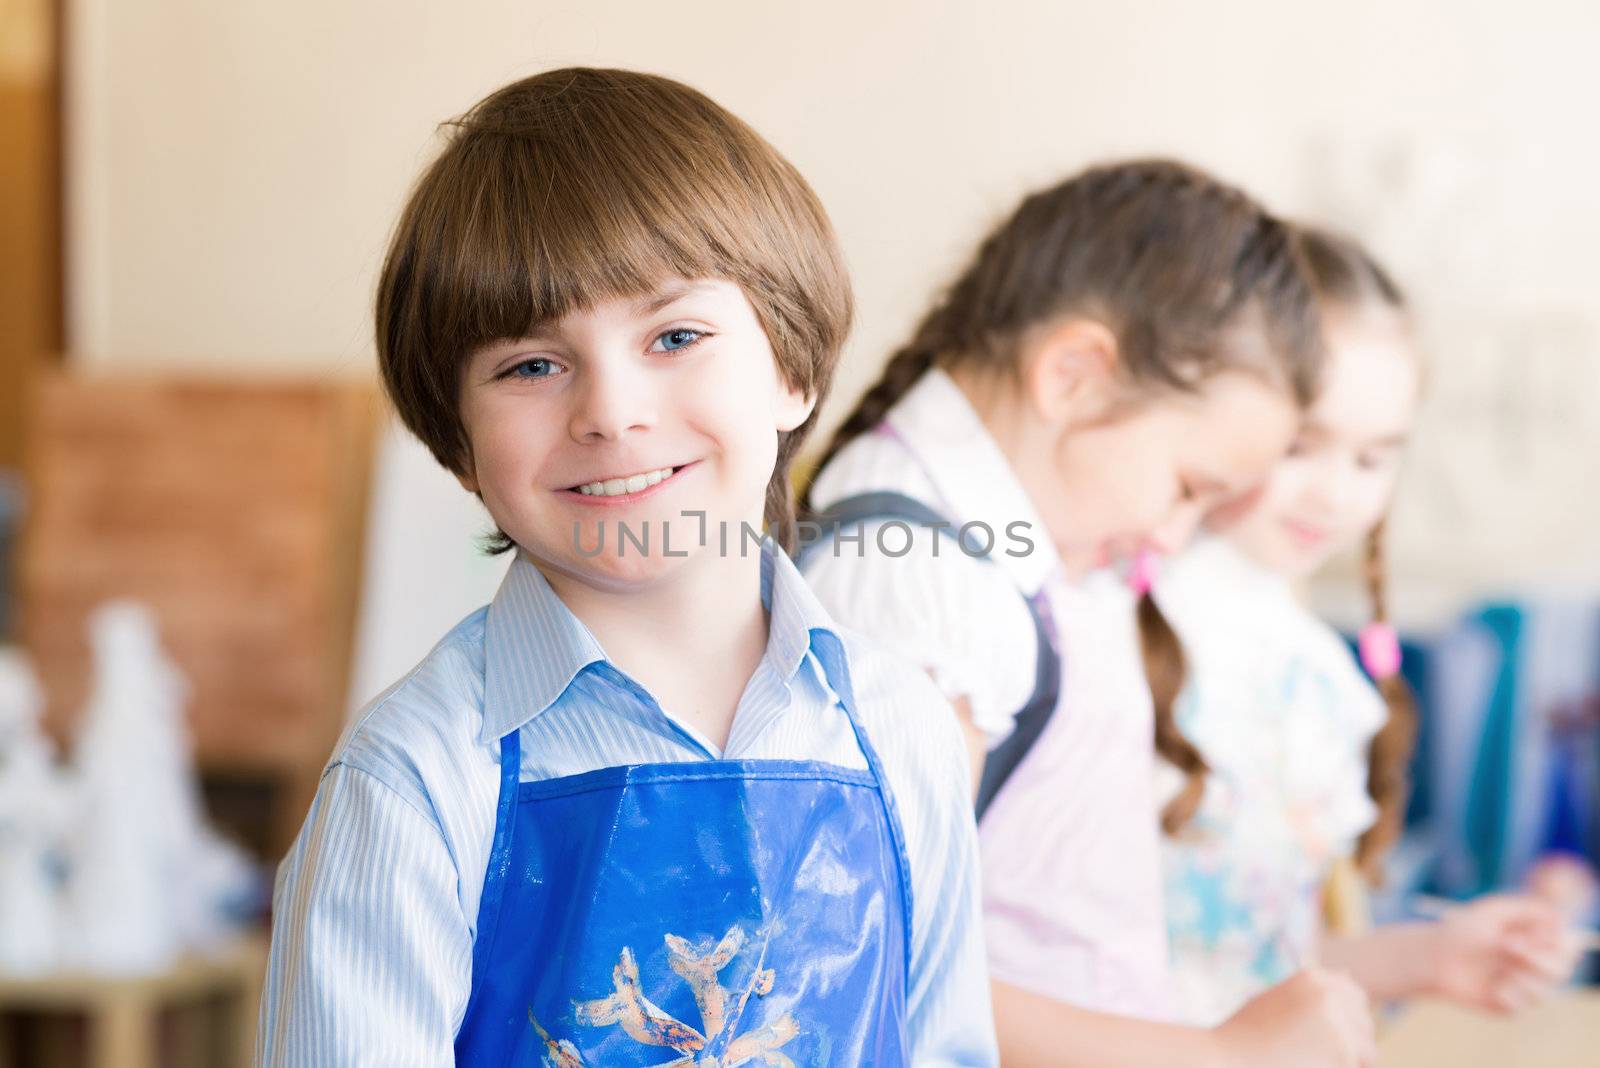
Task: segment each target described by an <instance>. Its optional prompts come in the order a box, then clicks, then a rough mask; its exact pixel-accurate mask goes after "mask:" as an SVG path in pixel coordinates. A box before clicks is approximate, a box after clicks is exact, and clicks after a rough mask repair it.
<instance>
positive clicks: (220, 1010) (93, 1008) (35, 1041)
mask: <svg viewBox="0 0 1600 1068" xmlns="http://www.w3.org/2000/svg"><path fill="white" fill-rule="evenodd" d="M266 961H267V944H266V938H265V936H264V935H261V934H257V933H254V932H252V933H250V934H247V935H242V936H240V937H239V938H238V939H237V940H236V941H234V942H233V943H232V944H230V945H227V946H224V947H221V948H219V949H218V951H217V952H215V953H213V954H210V955H207V956H199V955H194V956H189V957H185V958H184V959H182V960H180V961H178V962H177V963H176V964H174V965H173V966H172V967H171V968H169V969H168V970H166V971H164V972H161V973H159V974H155V975H142V976H132V977H127V978H112V977H108V976H102V975H92V974H75V973H59V974H54V975H45V976H39V977H37V978H26V979H24V978H16V977H7V976H0V1068H58V1066H59V1068H68V1066H73V1068H76V1066H78V1065H84V1066H87V1068H158V1066H159V1068H246V1066H248V1065H249V1064H250V1060H251V1057H252V1055H253V1052H254V1045H255V1031H256V1017H257V1012H258V1009H259V1005H260V1001H261V981H262V977H263V975H264V972H265V970H266ZM85 1021H86V1022H87V1031H86V1033H82V1032H83V1030H84V1029H83V1022H85ZM41 1022H43V1023H44V1025H45V1026H43V1027H38V1026H35V1025H37V1024H39V1023H41ZM19 1025H20V1026H28V1027H31V1028H32V1030H34V1031H35V1032H36V1033H34V1034H31V1035H28V1036H18V1035H14V1034H12V1033H11V1031H12V1029H13V1028H16V1027H18V1026H19ZM26 1039H32V1041H26ZM19 1050H21V1051H24V1052H19Z"/></svg>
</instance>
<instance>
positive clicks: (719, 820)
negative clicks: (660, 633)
mask: <svg viewBox="0 0 1600 1068" xmlns="http://www.w3.org/2000/svg"><path fill="white" fill-rule="evenodd" d="M845 705H846V712H847V713H849V714H850V718H851V724H852V726H853V727H855V729H856V734H857V739H858V741H859V743H860V745H861V748H862V751H863V754H864V755H865V757H866V759H867V764H868V770H867V771H865V772H863V771H860V770H855V769H849V768H842V767H838V766H834V765H831V764H825V763H821V762H816V761H798V760H719V761H709V762H703V763H696V764H683V763H669V764H653V765H636V766H624V767H615V768H605V769H601V770H598V771H593V772H588V773H584V774H580V775H572V776H566V777H563V778H560V779H548V780H543V781H537V782H526V783H520V784H519V783H518V781H517V778H518V769H519V768H520V762H521V758H520V752H519V749H520V747H519V743H518V739H517V735H516V733H515V732H513V733H511V734H508V735H507V736H506V737H505V738H504V739H503V740H502V749H501V751H502V779H501V794H500V799H499V806H498V816H497V822H496V830H495V844H494V847H493V850H492V852H491V855H490V860H489V869H488V873H487V875H486V878H485V883H484V890H483V904H482V912H481V929H480V932H479V938H478V941H477V944H476V946H475V950H474V959H473V969H472V973H473V981H472V994H471V998H470V1000H469V1002H468V1005H467V1012H466V1016H465V1018H464V1020H463V1021H462V1027H461V1031H460V1033H459V1035H458V1037H457V1041H456V1056H457V1061H458V1063H461V1064H495V1065H501V1064H507V1065H510V1064H516V1065H530V1066H531V1065H540V1064H545V1063H551V1064H556V1065H560V1066H563V1068H571V1066H575V1065H629V1066H632V1065H639V1066H645V1065H659V1064H662V1063H674V1064H678V1063H682V1064H686V1065H687V1064H717V1065H729V1066H732V1065H736V1064H744V1063H753V1064H777V1065H783V1064H793V1065H827V1064H851V1065H856V1064H874V1065H896V1064H906V1063H909V1060H908V1045H907V1039H906V1033H905V1001H906V985H907V981H908V975H909V968H910V957H909V942H908V934H909V930H910V922H911V900H910V894H909V882H908V874H907V859H906V856H905V849H904V843H903V840H902V837H901V834H900V828H899V823H898V819H897V818H896V816H895V813H894V807H893V804H892V802H891V801H890V799H889V796H888V793H887V791H886V789H885V787H884V785H883V782H882V779H881V770H880V766H879V763H878V759H877V755H876V753H875V752H874V751H873V749H872V746H871V743H870V742H869V741H868V739H867V737H866V735H865V734H864V733H863V732H862V731H861V729H860V725H859V722H858V721H857V720H856V719H855V717H854V714H853V713H850V709H849V702H848V701H846V702H845ZM669 1050H670V1051H671V1052H674V1053H676V1054H678V1055H679V1056H680V1057H681V1058H682V1060H665V1061H664V1058H666V1057H667V1055H668V1051H669Z"/></svg>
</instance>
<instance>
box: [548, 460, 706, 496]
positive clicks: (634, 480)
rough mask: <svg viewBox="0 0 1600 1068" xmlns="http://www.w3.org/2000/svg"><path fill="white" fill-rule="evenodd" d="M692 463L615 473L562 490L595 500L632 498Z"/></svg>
mask: <svg viewBox="0 0 1600 1068" xmlns="http://www.w3.org/2000/svg"><path fill="white" fill-rule="evenodd" d="M690 466H692V464H680V465H678V466H676V467H658V468H654V469H652V470H649V471H639V472H636V473H634V474H631V475H615V476H610V477H607V478H601V479H596V480H594V481H593V482H584V483H581V484H580V485H576V486H568V487H567V488H566V489H565V490H563V491H562V492H564V493H571V494H576V495H578V496H581V497H587V498H591V499H595V500H609V499H614V498H627V499H630V500H631V499H633V498H636V497H639V496H642V495H644V494H645V493H646V492H647V491H649V490H652V489H654V488H655V487H657V486H659V485H661V484H662V483H664V482H670V481H671V480H672V479H673V477H674V476H676V475H677V474H678V473H679V472H681V471H683V470H684V469H685V468H688V467H690Z"/></svg>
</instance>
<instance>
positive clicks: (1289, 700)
mask: <svg viewBox="0 0 1600 1068" xmlns="http://www.w3.org/2000/svg"><path fill="white" fill-rule="evenodd" d="M1155 596H1156V600H1157V602H1158V603H1159V604H1160V606H1161V609H1162V611H1163V612H1164V613H1165V615H1166V616H1167V619H1168V621H1169V622H1170V623H1171V624H1172V626H1173V629H1174V630H1175V631H1177V633H1178V636H1179V638H1180V639H1181V640H1182V642H1183V645H1184V652H1185V655H1186V657H1187V659H1188V663H1189V678H1188V680H1187V684H1186V686H1185V689H1184V691H1183V693H1182V694H1181V695H1180V697H1179V699H1178V705H1177V716H1178V725H1179V727H1180V728H1181V729H1182V731H1183V732H1184V734H1185V735H1186V736H1187V737H1188V738H1189V740H1190V741H1192V742H1194V743H1195V745H1197V746H1198V747H1199V748H1200V751H1201V752H1202V753H1203V754H1204V756H1205V758H1206V761H1207V763H1208V764H1209V765H1210V767H1211V774H1210V776H1209V777H1208V779H1207V783H1206V790H1205V795H1204V797H1203V799H1202V801H1201V804H1200V809H1199V811H1198V813H1197V815H1196V817H1195V818H1194V820H1193V821H1192V822H1191V823H1190V824H1189V825H1188V826H1186V827H1185V828H1183V829H1182V830H1181V831H1180V832H1179V834H1178V835H1177V836H1176V837H1174V838H1164V839H1163V843H1162V868H1163V878H1164V881H1165V886H1166V894H1167V928H1168V938H1169V941H1170V943H1171V947H1172V955H1173V974H1174V978H1175V981H1176V984H1177V989H1178V996H1179V1003H1180V1008H1181V1011H1182V1013H1183V1015H1184V1017H1185V1018H1186V1019H1187V1020H1188V1021H1189V1022H1191V1023H1194V1024H1198V1025H1202V1026H1210V1025H1213V1024H1216V1023H1218V1022H1220V1021H1221V1020H1224V1019H1226V1018H1227V1017H1228V1016H1230V1015H1232V1013H1233V1012H1234V1011H1235V1010H1236V1009H1237V1008H1239V1006H1241V1005H1242V1004H1243V1003H1244V1002H1245V1001H1247V1000H1249V999H1250V998H1251V997H1253V996H1254V995H1256V994H1257V993H1259V992H1260V991H1262V990H1264V989H1265V988H1266V987H1268V986H1270V985H1272V984H1274V983H1276V982H1279V981H1280V980H1282V979H1285V978H1287V977H1288V976H1290V975H1292V974H1293V973H1294V972H1295V971H1297V970H1298V969H1299V968H1300V967H1302V966H1304V965H1305V964H1308V963H1311V962H1312V961H1313V958H1314V957H1315V954H1316V947H1317V941H1318V937H1319V933H1320V929H1321V918H1320V917H1321V896H1320V894H1321V888H1322V885H1323V883H1324V881H1325V880H1326V879H1327V876H1328V873H1329V870H1330V869H1331V867H1332V865H1333V863H1334V861H1335V860H1337V859H1339V858H1341V857H1346V856H1349V855H1351V854H1352V853H1353V852H1354V849H1355V844H1356V841H1357V839H1358V838H1359V837H1360V836H1361V834H1362V832H1364V831H1365V830H1366V829H1367V828H1368V827H1370V826H1371V825H1372V821H1373V819H1374V818H1375V817H1376V814H1377V810H1376V808H1375V806H1374V805H1373V803H1372V801H1371V799H1370V798H1369V797H1368V796H1367V789H1366V783H1367V749H1368V746H1369V745H1370V743H1371V740H1372V736H1373V734H1374V733H1375V732H1376V731H1377V730H1378V728H1379V727H1380V726H1381V725H1382V724H1383V722H1384V719H1385V717H1386V716H1387V714H1388V712H1387V708H1386V706H1385V705H1384V703H1383V700H1382V698H1381V697H1380V696H1379V695H1378V693H1377V691H1376V690H1375V689H1374V688H1373V686H1372V684H1371V683H1370V682H1368V681H1367V678H1366V676H1365V675H1364V674H1363V673H1362V671H1361V668H1360V667H1359V666H1358V665H1357V663H1356V661H1355V658H1354V657H1353V656H1352V655H1351V653H1350V650H1349V648H1348V647H1347V646H1346V645H1345V643H1344V641H1343V639H1342V638H1340V636H1339V635H1338V634H1337V633H1336V632H1335V631H1334V630H1333V629H1332V628H1331V627H1329V626H1328V625H1327V624H1326V623H1324V622H1322V621H1321V620H1320V619H1318V618H1316V617H1315V616H1314V615H1312V614H1311V613H1310V612H1309V611H1308V610H1307V609H1306V608H1305V607H1304V606H1303V605H1302V604H1301V603H1300V602H1299V600H1298V599H1297V598H1296V597H1295V595H1294V591H1293V589H1292V587H1291V586H1290V584H1289V583H1288V581H1287V580H1285V579H1284V578H1282V577H1280V576H1278V575H1276V574H1274V573H1271V572H1269V571H1266V570H1264V569H1263V568H1261V567H1260V566H1259V565H1257V564H1255V563H1254V562H1253V561H1251V560H1250V559H1248V558H1247V557H1245V556H1244V555H1243V554H1242V553H1240V552H1239V551H1237V550H1235V549H1234V548H1232V547H1231V546H1230V545H1228V544H1227V543H1226V542H1224V541H1222V540H1221V539H1208V540H1204V541H1201V542H1200V543H1198V544H1196V545H1195V546H1194V547H1193V548H1191V549H1190V550H1188V551H1187V552H1185V553H1184V554H1182V555H1181V556H1179V557H1178V558H1176V559H1175V560H1173V561H1170V562H1169V564H1168V566H1167V567H1166V568H1165V569H1164V570H1163V573H1162V574H1161V576H1160V578H1159V580H1158V582H1157V584H1156V588H1155ZM1180 783H1181V776H1180V775H1179V773H1178V772H1177V771H1176V770H1175V769H1173V768H1172V767H1171V766H1170V765H1167V764H1165V763H1164V762H1163V763H1158V765H1157V789H1156V796H1157V800H1158V810H1159V803H1163V802H1164V801H1165V800H1166V799H1167V798H1170V797H1171V796H1172V795H1173V794H1174V793H1175V792H1176V790H1177V788H1178V786H1179V785H1180Z"/></svg>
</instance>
